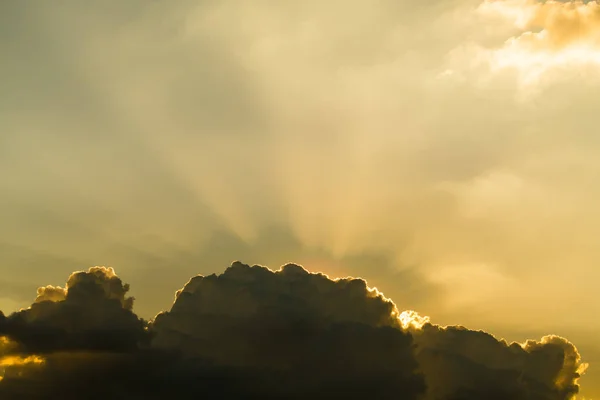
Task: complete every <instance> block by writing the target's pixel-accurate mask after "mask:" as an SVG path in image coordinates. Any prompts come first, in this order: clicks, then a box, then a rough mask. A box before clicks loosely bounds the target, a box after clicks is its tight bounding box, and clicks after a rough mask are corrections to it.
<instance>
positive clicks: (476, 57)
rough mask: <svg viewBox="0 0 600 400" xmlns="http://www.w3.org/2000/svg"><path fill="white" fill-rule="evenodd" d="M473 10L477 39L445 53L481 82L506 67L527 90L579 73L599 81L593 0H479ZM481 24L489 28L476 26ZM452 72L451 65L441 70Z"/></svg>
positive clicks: (599, 10) (599, 37) (599, 31)
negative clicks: (478, 3) (449, 53)
mask: <svg viewBox="0 0 600 400" xmlns="http://www.w3.org/2000/svg"><path fill="white" fill-rule="evenodd" d="M473 15H474V20H476V21H477V23H476V26H477V27H478V28H477V29H478V33H477V39H475V40H470V41H469V42H467V43H463V44H462V45H460V46H459V47H458V48H457V49H455V51H453V52H451V57H450V58H451V59H454V62H457V59H458V62H459V63H460V64H462V67H460V68H466V69H467V70H469V71H470V72H471V73H474V72H476V73H477V75H480V78H481V79H482V82H486V81H489V80H490V78H493V77H494V76H497V75H500V76H505V75H506V74H507V72H509V73H510V72H516V75H517V79H518V84H519V85H520V86H521V87H522V88H527V89H528V90H532V87H538V89H539V86H540V85H542V86H547V85H549V84H550V83H555V82H557V81H559V82H560V81H565V80H567V81H568V80H572V79H581V77H582V76H583V77H585V78H586V79H587V80H588V82H592V81H593V82H595V83H597V82H598V79H599V76H598V74H597V66H598V65H599V64H600V3H598V1H580V0H572V1H554V0H550V1H541V0H484V1H483V2H482V3H481V4H480V5H479V7H477V8H476V10H475V12H474V13H473ZM485 25H488V26H489V28H488V29H485V30H483V29H481V26H485ZM455 66H456V65H455ZM460 68H459V69H460ZM573 69H576V71H573ZM486 70H487V71H486ZM455 72H456V70H455V69H454V68H453V67H451V68H449V69H448V70H446V72H445V73H444V74H443V75H442V76H447V75H448V74H450V75H453V74H454V73H455ZM538 92H539V90H538Z"/></svg>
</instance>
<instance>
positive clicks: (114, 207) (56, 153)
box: [0, 0, 600, 398]
mask: <svg viewBox="0 0 600 400" xmlns="http://www.w3.org/2000/svg"><path fill="white" fill-rule="evenodd" d="M0 49H2V62H0V80H1V81H0V83H1V85H0V86H1V87H2V89H1V90H2V91H1V94H0V193H1V195H0V221H1V223H0V273H1V275H0V309H2V310H4V312H5V313H7V312H10V311H14V310H16V309H18V308H20V307H26V306H27V305H29V304H31V302H32V301H33V300H34V298H35V290H36V288H37V287H38V286H45V285H48V284H52V285H59V284H61V283H63V281H64V277H65V276H68V274H69V273H70V272H72V271H74V270H80V269H86V268H87V267H89V266H93V265H110V266H112V267H114V268H115V269H116V270H117V271H118V273H119V276H121V277H123V279H125V280H126V281H127V282H129V283H131V286H132V293H133V294H134V295H135V297H136V299H137V302H136V305H135V310H136V311H137V313H138V314H140V315H142V316H144V317H145V318H150V317H152V316H154V315H155V314H156V313H157V312H159V311H161V310H164V309H166V308H167V307H169V306H170V304H171V303H172V300H173V293H174V292H175V290H177V289H179V288H181V286H182V283H183V282H185V281H186V280H187V279H188V278H189V277H190V276H192V275H194V274H197V273H202V274H210V273H213V272H216V273H220V272H222V271H223V270H224V268H226V267H227V266H228V265H229V264H230V263H231V261H233V260H238V259H239V260H242V261H243V262H245V263H258V264H263V265H268V266H270V267H273V268H278V267H279V266H280V265H282V264H284V263H286V262H296V263H300V264H303V265H304V266H305V267H306V268H307V269H309V270H311V271H323V272H326V273H328V274H330V275H332V276H346V275H352V276H360V277H363V278H365V279H367V281H368V282H369V284H371V285H374V286H376V287H377V288H378V289H379V290H381V291H382V292H383V293H385V294H386V296H388V297H390V298H392V299H393V300H394V302H395V303H396V305H397V306H398V307H399V308H403V309H415V310H417V311H418V312H420V313H421V314H423V315H428V316H430V317H431V320H432V321H434V322H436V323H439V324H455V323H458V324H463V325H466V326H469V327H471V328H475V329H485V330H486V331H489V332H493V333H495V334H497V335H498V336H501V337H506V338H507V339H509V340H519V341H522V340H525V339H526V338H532V337H533V338H539V337H541V336H543V335H545V334H548V333H554V334H558V335H560V336H563V337H566V338H568V339H569V340H571V341H572V342H573V343H575V344H576V346H577V348H578V349H579V351H580V352H581V354H582V357H583V358H584V360H585V361H586V362H589V363H590V368H589V371H588V374H587V377H585V378H584V379H583V380H582V386H583V394H584V395H585V396H588V397H592V398H600V386H598V384H595V382H596V381H598V382H600V373H599V372H596V368H595V367H594V365H595V364H596V363H597V365H600V345H598V344H597V341H596V338H597V335H598V332H599V331H600V321H598V319H597V318H596V317H595V316H597V315H600V302H599V301H598V300H597V299H596V297H597V296H596V293H597V290H598V288H597V286H598V281H599V278H600V272H599V271H600V270H599V269H598V268H597V266H598V264H599V263H600V246H598V243H597V240H598V238H599V237H600V211H599V209H598V207H597V204H598V203H599V202H600V185H599V184H597V181H598V179H600V136H598V134H597V131H596V127H595V125H596V124H597V123H598V119H597V109H598V107H600V98H599V97H598V93H599V92H598V91H599V90H600V3H599V2H597V1H585V2H584V1H536V0H529V1H527V0H495V1H493V0H484V1H481V0H473V1H472V0H461V1H459V0H432V1H426V2H423V1H413V2H409V1H404V0H401V1H398V0H380V1H368V0H364V1H362V0H344V1H341V0H328V1H322V0H321V1H317V0H305V1H302V2H298V1H291V0H290V1H270V0H253V1H245V2H244V1H209V0H202V1H191V0H173V1H142V0H131V1H127V2H122V1H116V0H114V1H113V0H104V1H88V2H82V1H74V0H73V1H61V2H50V1H39V2H19V1H14V2H8V1H7V2H2V3H1V4H0ZM598 368H600V367H598ZM599 371H600V369H599ZM594 377H596V378H594ZM594 385H596V387H595V386H594Z"/></svg>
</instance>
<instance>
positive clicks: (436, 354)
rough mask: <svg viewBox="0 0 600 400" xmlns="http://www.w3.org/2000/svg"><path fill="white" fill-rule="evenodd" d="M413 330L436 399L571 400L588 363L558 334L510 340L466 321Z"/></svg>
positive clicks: (418, 355)
mask: <svg viewBox="0 0 600 400" xmlns="http://www.w3.org/2000/svg"><path fill="white" fill-rule="evenodd" d="M410 331H411V332H412V334H413V338H414V340H415V343H416V353H415V354H416V357H417V360H418V362H419V365H420V367H421V370H422V371H423V372H424V374H425V376H426V380H427V385H428V396H429V397H428V398H431V399H437V398H442V399H446V398H461V399H481V398H488V399H540V400H542V399H548V400H549V399H570V398H572V396H573V395H575V394H577V393H578V392H579V386H578V384H577V381H578V379H579V378H580V376H581V374H582V373H583V372H584V371H585V369H586V367H587V365H586V364H583V363H582V362H581V357H580V355H579V353H578V352H577V349H576V348H575V346H573V344H571V343H570V342H568V341H567V340H566V339H563V338H561V337H558V336H546V337H544V338H542V339H541V340H540V341H533V340H530V341H527V342H525V343H523V344H519V343H511V344H508V343H507V342H505V341H504V340H498V339H496V338H495V337H494V336H492V335H490V334H488V333H486V332H482V331H473V330H469V329H466V328H464V327H461V326H450V327H441V326H437V325H433V324H430V323H426V324H424V325H422V327H419V328H414V327H412V328H411V329H410Z"/></svg>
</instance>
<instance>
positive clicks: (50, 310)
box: [0, 267, 144, 352]
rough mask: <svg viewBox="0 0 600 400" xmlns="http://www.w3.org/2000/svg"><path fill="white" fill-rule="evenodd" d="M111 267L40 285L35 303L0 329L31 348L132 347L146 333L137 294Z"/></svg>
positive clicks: (35, 350)
mask: <svg viewBox="0 0 600 400" xmlns="http://www.w3.org/2000/svg"><path fill="white" fill-rule="evenodd" d="M128 290H129V285H127V284H123V283H122V281H121V279H120V278H118V277H117V276H116V274H115V272H114V270H113V269H112V268H105V267H92V268H90V269H89V270H88V271H86V272H83V271H81V272H75V273H73V274H72V275H71V276H70V277H69V279H68V281H67V284H66V286H65V289H63V288H60V287H53V286H46V287H41V288H39V289H38V295H37V297H36V299H35V301H34V302H33V304H32V305H31V306H30V307H29V308H27V309H23V310H21V311H18V312H15V313H13V314H11V315H9V316H8V317H6V318H5V319H4V322H3V324H2V329H1V330H0V333H1V334H4V335H8V336H10V337H11V338H13V339H14V340H16V341H17V342H19V343H21V344H22V345H23V346H24V348H25V349H26V350H27V351H30V352H49V351H58V350H61V349H76V350H85V349H98V348H110V349H117V348H121V349H127V348H131V347H135V346H136V345H137V343H138V341H139V340H140V339H141V337H142V336H143V334H144V331H143V329H144V323H143V321H142V320H140V319H139V318H138V317H137V316H136V315H135V314H134V313H133V312H132V307H133V298H131V297H126V293H127V291H128Z"/></svg>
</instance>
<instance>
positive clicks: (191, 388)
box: [0, 262, 586, 400]
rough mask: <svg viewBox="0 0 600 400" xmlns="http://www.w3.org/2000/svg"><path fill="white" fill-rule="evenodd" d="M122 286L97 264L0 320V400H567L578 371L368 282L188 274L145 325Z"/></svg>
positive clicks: (532, 345) (553, 353)
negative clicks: (436, 316)
mask: <svg viewBox="0 0 600 400" xmlns="http://www.w3.org/2000/svg"><path fill="white" fill-rule="evenodd" d="M127 291H128V286H127V285H126V284H123V283H122V281H121V280H120V279H119V278H118V276H117V275H116V274H115V272H114V270H112V269H110V268H105V267H93V268H90V269H89V270H88V271H86V272H76V273H74V274H72V275H71V277H70V278H69V279H68V281H67V285H66V288H65V289H61V288H56V287H52V286H48V287H43V288H40V289H39V290H38V297H37V299H36V301H35V302H34V303H33V304H32V306H31V307H30V308H28V309H26V310H22V311H20V312H17V313H14V314H11V315H9V316H7V317H5V316H4V315H0V334H2V335H4V336H1V337H0V368H1V369H2V371H3V375H2V376H3V379H2V380H1V381H0V394H1V395H2V396H3V397H2V398H7V399H13V398H15V399H16V398H20V399H28V398H32V399H38V398H40V399H42V398H57V397H61V398H67V399H71V398H82V397H85V398H90V399H92V398H103V397H102V396H104V398H105V397H106V396H109V397H114V396H117V395H119V396H121V397H124V398H148V399H162V398H167V397H168V396H173V395H178V396H183V397H186V396H189V395H190V394H191V393H197V391H203V393H205V394H207V395H208V394H211V395H217V394H221V395H227V396H260V397H265V398H281V397H285V398H298V399H301V398H314V397H315V396H319V395H322V394H323V393H324V391H326V392H327V393H335V394H336V395H337V396H338V397H343V398H365V397H367V398H368V397H371V398H396V397H397V396H398V395H399V394H402V398H405V399H425V400H434V399H435V400H437V399H442V400H452V399H465V400H466V399H481V398H489V399H506V400H508V399H511V400H515V399H524V400H525V399H527V400H538V399H539V400H559V399H564V400H567V399H572V397H573V396H574V395H575V394H577V393H578V391H579V385H578V379H579V377H580V376H581V374H582V373H583V372H584V371H585V368H586V365H585V364H583V363H582V361H581V357H580V355H579V353H578V351H577V349H576V348H575V346H574V345H573V344H571V343H570V342H568V341H567V340H566V339H563V338H560V337H558V336H546V337H544V338H542V339H541V340H540V341H527V342H525V343H523V344H518V343H512V344H508V343H506V342H505V341H503V340H498V339H496V338H495V337H493V336H492V335H490V334H488V333H485V332H482V331H472V330H468V329H466V328H464V327H460V326H448V327H441V326H438V325H433V324H432V323H431V322H430V321H429V319H428V318H426V317H421V316H420V315H419V314H418V313H416V312H414V311H406V312H403V313H399V310H398V308H397V306H396V305H395V304H394V303H393V302H392V301H391V300H390V299H388V298H386V297H384V295H383V294H382V293H380V292H379V291H378V290H377V289H375V288H370V287H369V286H368V285H367V283H366V282H365V281H364V280H362V279H357V278H341V279H331V278H329V277H328V276H326V275H324V274H322V273H310V272H308V271H307V270H306V269H304V268H303V267H301V266H299V265H295V264H287V265H285V266H283V267H281V268H280V269H279V270H277V271H272V270H270V269H268V268H265V267H262V266H258V265H255V266H249V265H245V264H242V263H240V262H235V263H233V264H232V265H231V267H229V268H227V269H226V270H225V272H224V273H222V274H220V275H215V274H213V275H208V276H202V275H198V276H195V277H193V278H192V279H190V280H189V281H188V283H187V284H186V285H185V286H184V287H183V288H182V289H181V290H179V291H177V293H176V297H175V302H174V303H173V306H172V307H171V309H170V310H168V311H165V312H163V313H160V314H159V315H157V316H156V318H155V319H154V320H153V321H151V322H150V324H149V325H148V326H147V327H146V328H144V326H145V324H144V323H143V321H141V320H139V319H138V318H137V317H136V316H135V314H133V312H132V311H131V307H132V305H133V303H132V300H131V299H130V298H128V297H127V296H126V293H127ZM114 336H118V337H119V338H121V339H122V340H121V341H119V340H114ZM125 338H126V340H125ZM123 340H124V341H123ZM132 340H134V342H132ZM124 343H127V344H128V345H127V346H124V345H123V344H124ZM92 391H93V393H92ZM94 396H95V397H94ZM169 398H171V397H169Z"/></svg>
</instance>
